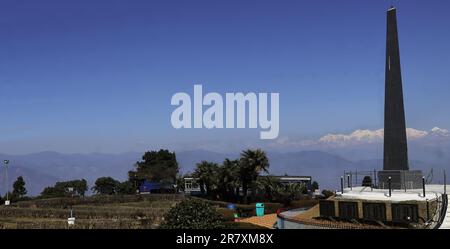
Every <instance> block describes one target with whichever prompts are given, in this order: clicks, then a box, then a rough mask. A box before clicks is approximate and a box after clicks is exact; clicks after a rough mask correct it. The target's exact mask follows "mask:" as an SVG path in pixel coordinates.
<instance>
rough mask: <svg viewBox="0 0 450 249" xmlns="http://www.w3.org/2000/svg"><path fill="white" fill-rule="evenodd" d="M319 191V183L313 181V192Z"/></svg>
mask: <svg viewBox="0 0 450 249" xmlns="http://www.w3.org/2000/svg"><path fill="white" fill-rule="evenodd" d="M317 189H319V183H318V182H316V181H313V182H312V184H311V190H312V191H316V190H317Z"/></svg>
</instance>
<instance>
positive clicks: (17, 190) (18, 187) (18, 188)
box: [12, 176, 27, 199]
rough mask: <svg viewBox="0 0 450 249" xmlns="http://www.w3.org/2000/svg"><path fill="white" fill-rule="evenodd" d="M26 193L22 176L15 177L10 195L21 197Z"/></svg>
mask: <svg viewBox="0 0 450 249" xmlns="http://www.w3.org/2000/svg"><path fill="white" fill-rule="evenodd" d="M26 194H27V189H26V188H25V181H24V180H23V177H22V176H19V177H17V180H16V181H15V182H14V184H13V192H12V195H13V197H14V198H17V199H21V198H23V197H24V196H25V195H26Z"/></svg>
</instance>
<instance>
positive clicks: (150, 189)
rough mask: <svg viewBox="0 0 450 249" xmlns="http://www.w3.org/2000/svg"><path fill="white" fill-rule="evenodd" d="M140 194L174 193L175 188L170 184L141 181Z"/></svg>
mask: <svg viewBox="0 0 450 249" xmlns="http://www.w3.org/2000/svg"><path fill="white" fill-rule="evenodd" d="M139 193H140V194H153V193H175V188H174V186H173V184H171V183H159V182H149V181H147V180H145V181H143V182H142V183H141V185H140V186H139Z"/></svg>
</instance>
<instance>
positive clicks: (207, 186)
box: [193, 161, 219, 196]
mask: <svg viewBox="0 0 450 249" xmlns="http://www.w3.org/2000/svg"><path fill="white" fill-rule="evenodd" d="M218 168H219V165H218V164H217V163H212V162H207V161H202V162H201V163H198V164H197V167H196V169H195V171H194V173H193V176H194V177H195V178H197V180H198V183H199V185H200V190H201V191H202V193H203V194H204V193H205V190H206V194H208V195H210V196H212V192H213V189H214V188H215V187H216V186H217V172H218Z"/></svg>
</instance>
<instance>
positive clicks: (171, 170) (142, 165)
mask: <svg viewBox="0 0 450 249" xmlns="http://www.w3.org/2000/svg"><path fill="white" fill-rule="evenodd" d="M178 171H179V168H178V162H177V159H176V155H175V152H170V151H168V150H159V151H147V152H145V154H144V155H143V156H142V161H139V162H137V163H136V164H135V170H134V171H129V172H128V178H129V180H130V181H132V182H135V183H138V182H142V181H144V180H148V181H152V182H169V183H175V182H176V177H177V174H178Z"/></svg>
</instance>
